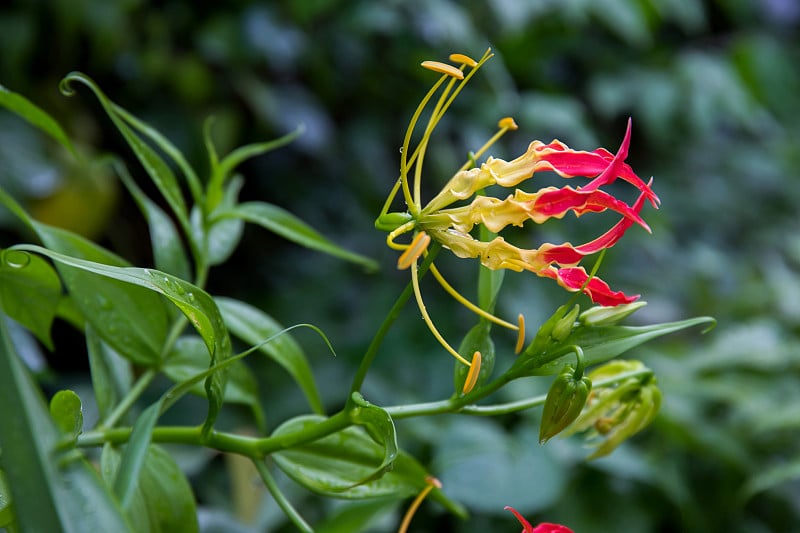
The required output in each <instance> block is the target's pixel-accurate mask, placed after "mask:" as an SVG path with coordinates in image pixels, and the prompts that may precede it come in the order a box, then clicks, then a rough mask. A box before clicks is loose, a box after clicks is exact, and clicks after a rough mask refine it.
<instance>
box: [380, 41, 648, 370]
mask: <svg viewBox="0 0 800 533" xmlns="http://www.w3.org/2000/svg"><path fill="white" fill-rule="evenodd" d="M491 55H492V54H491V52H490V51H487V52H486V54H484V56H483V57H482V58H481V59H480V60H479V61H474V60H472V59H470V58H468V57H466V56H464V55H460V54H455V55H454V56H451V60H453V61H455V62H458V63H460V66H459V67H455V66H453V65H449V64H445V63H439V62H430V61H428V62H424V63H423V67H425V68H428V69H430V70H434V71H436V72H441V73H442V77H441V78H440V79H439V81H438V82H437V83H436V84H435V85H434V86H433V88H432V89H431V90H430V91H429V92H428V94H427V95H426V96H425V97H424V98H423V100H422V102H421V103H420V105H419V107H418V108H417V110H416V112H415V113H414V115H413V117H412V119H411V122H410V124H409V127H408V130H407V132H406V136H405V140H404V143H403V149H402V152H401V162H400V177H399V178H398V181H397V183H396V184H395V187H394V189H393V190H392V192H391V194H390V196H389V198H388V199H387V201H386V204H385V205H384V209H383V212H382V214H381V216H380V217H379V218H378V220H377V221H376V227H378V228H380V229H384V230H386V231H388V232H389V235H388V237H387V244H388V245H389V246H390V247H392V248H394V249H397V250H399V251H402V252H403V253H402V254H401V255H400V258H399V259H398V267H399V268H410V269H411V273H412V282H413V284H414V293H415V296H416V299H417V303H418V305H419V308H420V311H421V313H422V316H423V318H424V320H425V322H426V324H427V325H428V327H429V328H430V330H431V331H432V333H433V334H434V336H435V337H436V338H437V339H438V340H439V341H440V342H441V343H442V345H443V346H444V347H445V348H446V349H447V350H448V351H449V352H450V353H451V354H452V355H453V356H454V357H456V358H457V359H458V360H460V361H461V362H462V363H464V364H466V365H472V364H473V363H472V362H470V361H467V360H466V359H465V358H464V357H463V356H462V355H460V354H458V352H456V351H455V350H454V349H453V348H452V347H450V345H449V344H448V343H447V342H446V341H444V339H443V338H442V336H441V334H440V333H439V332H438V330H437V329H436V327H435V326H434V325H433V322H432V321H431V320H430V317H429V316H428V313H427V311H426V310H425V305H424V303H423V301H422V296H421V292H420V290H419V280H418V266H417V260H418V259H419V258H420V257H421V256H423V255H424V254H425V252H426V250H427V247H428V245H429V243H430V242H431V241H435V242H438V243H439V244H441V245H442V246H443V247H444V248H446V249H449V250H450V251H451V252H452V253H453V254H455V255H456V256H458V257H463V258H475V259H478V260H479V261H480V262H481V264H482V265H483V266H485V267H487V268H490V269H494V270H497V269H508V270H514V271H517V272H522V271H530V272H533V273H534V274H536V275H537V276H541V277H547V278H551V279H554V280H555V281H556V282H557V283H558V284H559V285H561V286H562V287H564V288H565V289H566V290H568V291H572V292H575V291H582V292H584V293H585V294H586V295H587V296H589V298H591V300H592V301H593V302H595V303H598V304H600V305H604V306H615V305H619V304H626V303H630V302H633V301H634V300H636V299H637V298H638V295H634V296H629V295H626V294H624V293H623V292H620V291H614V290H612V289H611V288H610V287H609V285H608V284H607V283H605V282H604V281H603V280H601V279H599V278H596V277H591V278H590V276H589V274H588V273H587V272H586V270H585V269H584V268H583V267H582V266H580V262H581V261H582V260H583V258H584V257H586V256H589V255H592V254H595V253H597V252H600V251H602V250H604V249H607V248H610V247H612V246H614V245H615V244H616V243H617V242H618V241H619V240H620V238H621V237H622V236H623V235H624V233H625V232H626V231H627V230H628V228H630V227H631V226H633V225H634V224H636V225H639V226H641V227H643V228H644V229H645V230H647V231H650V228H649V227H648V225H647V223H646V222H645V221H644V220H643V218H642V217H641V210H642V208H643V206H644V204H645V202H649V203H650V204H652V205H653V206H654V207H657V206H658V203H659V199H658V197H657V196H656V194H655V193H654V192H653V190H652V189H651V188H650V185H651V183H645V182H644V181H643V180H642V179H640V178H639V177H638V176H637V175H636V173H635V172H634V171H633V170H632V169H631V167H630V166H629V165H628V164H627V163H625V159H626V158H627V155H628V147H629V144H630V138H631V123H630V121H628V127H627V130H626V132H625V136H624V137H623V140H622V143H621V145H620V147H619V150H617V152H616V154H612V153H611V152H609V151H607V150H605V149H604V148H598V149H596V150H593V151H590V152H588V151H581V150H573V149H571V148H569V147H568V146H567V145H565V144H564V143H562V142H560V141H556V140H554V141H552V142H550V143H548V144H545V143H543V142H541V141H533V142H532V143H530V145H529V146H528V149H527V150H526V151H525V153H524V154H522V155H520V156H519V157H517V158H516V159H514V160H511V161H505V160H503V159H499V158H494V157H491V156H490V157H488V158H487V159H486V160H485V161H484V162H482V163H480V164H477V160H478V158H480V157H481V156H482V155H483V154H484V152H486V150H487V149H488V148H489V147H490V146H491V145H492V144H493V143H494V142H495V141H497V139H499V138H500V137H501V136H502V135H503V134H505V133H506V132H507V131H509V130H514V129H517V125H516V123H515V122H514V121H513V119H511V118H504V119H502V120H500V122H499V123H498V128H499V130H498V132H497V133H496V134H495V135H494V136H493V137H492V138H491V139H489V141H487V143H486V144H484V146H483V147H481V148H480V149H479V150H478V151H477V152H476V153H475V154H474V155H473V156H472V157H470V160H469V161H467V162H466V163H465V164H464V165H463V166H462V168H461V169H459V170H458V171H457V172H456V173H455V174H454V175H453V177H452V178H450V180H449V181H448V182H447V183H446V184H445V186H444V187H443V188H442V190H441V191H440V192H439V193H438V194H437V195H436V196H434V197H433V198H432V199H431V200H430V201H429V202H427V203H423V202H422V200H421V194H420V190H421V180H422V165H423V160H424V158H425V153H426V150H427V147H428V143H429V140H430V137H431V134H432V133H433V130H434V129H435V127H436V125H437V124H438V122H439V121H440V120H441V118H442V116H443V115H444V113H445V112H446V111H447V109H448V107H449V106H450V104H451V103H452V101H453V100H454V99H455V97H456V96H457V95H458V93H459V92H460V91H461V89H462V88H463V87H464V85H465V84H466V83H467V82H468V81H469V79H470V78H471V77H472V76H473V75H474V74H475V72H476V71H477V70H478V69H479V68H480V67H481V66H482V65H483V64H484V63H485V62H486V61H487V60H488V59H489V58H490V57H491ZM442 85H444V86H445V87H444V89H443V91H442V94H441V95H440V96H439V99H438V101H437V102H436V103H435V104H434V107H433V110H432V111H431V115H430V117H429V119H428V122H427V125H426V126H425V129H424V131H423V133H422V138H421V139H420V140H419V142H418V144H417V145H416V147H415V148H414V149H413V150H412V149H411V137H412V134H413V133H414V130H415V129H416V127H417V122H418V121H419V118H420V116H421V114H422V112H423V110H424V109H425V107H426V106H427V105H428V103H429V101H430V100H431V99H432V97H433V96H434V94H435V93H436V92H437V91H438V90H439V88H440V87H441V86H442ZM541 171H552V172H555V173H556V174H558V175H559V176H561V177H563V178H565V179H573V178H588V179H589V181H588V182H586V183H583V184H582V185H576V186H572V185H567V186H564V187H561V188H557V187H544V188H541V189H539V190H538V191H536V192H526V191H524V190H521V189H518V188H517V187H518V186H520V185H522V184H524V183H526V182H528V181H529V180H530V179H531V178H532V177H533V176H534V175H535V174H536V172H541ZM617 180H622V181H623V182H626V183H627V184H629V185H630V186H632V187H633V188H635V189H636V190H637V192H638V198H637V200H636V201H635V202H634V203H633V204H632V205H629V204H627V203H626V202H625V201H623V200H621V199H619V198H617V197H615V196H614V195H612V194H611V193H609V192H607V191H606V190H604V188H605V187H607V186H608V185H611V184H612V183H615V182H616V181H617ZM492 185H495V186H500V187H504V188H508V189H511V188H514V190H513V191H510V192H509V194H508V196H507V197H505V198H503V199H501V198H495V197H490V196H484V195H483V194H482V192H483V190H484V189H485V188H487V187H489V186H492ZM398 192H401V194H402V195H403V198H404V200H405V203H406V207H407V211H406V212H405V213H389V212H388V210H389V207H390V206H391V203H392V201H393V199H394V197H395V196H396V194H397V193H398ZM470 199H471V200H470ZM464 202H468V203H464ZM604 211H612V212H615V213H617V214H619V215H620V216H621V218H620V220H619V221H618V222H617V223H616V224H615V225H614V226H612V227H611V228H610V229H609V230H607V231H606V232H605V233H603V234H601V235H599V236H598V237H597V238H595V239H593V240H591V241H589V242H586V243H583V244H578V245H573V244H571V243H569V242H564V243H560V244H551V243H543V244H541V245H540V246H538V247H537V248H532V249H524V248H520V247H517V246H515V245H513V244H511V243H509V242H508V241H506V240H505V239H504V238H503V237H502V236H499V235H498V236H496V237H494V238H493V239H492V240H489V241H482V240H479V239H477V238H475V237H474V236H473V235H472V234H471V232H472V231H473V229H474V228H475V227H476V226H477V225H483V226H484V227H486V228H487V229H488V230H489V231H491V232H492V233H498V232H500V231H502V230H503V229H504V228H506V227H507V226H523V225H524V224H525V223H526V222H528V221H533V223H536V224H541V223H543V222H545V221H547V220H549V219H553V218H555V219H560V218H563V217H564V216H565V215H566V214H567V213H570V212H572V213H573V214H574V215H575V216H576V217H581V216H583V215H586V214H590V213H600V212H604ZM411 232H413V233H414V237H413V238H412V240H411V242H410V243H408V244H401V243H398V242H396V239H397V238H398V237H400V236H401V235H403V234H405V233H411ZM430 270H431V273H432V274H433V276H434V277H435V278H436V279H437V280H438V281H439V282H440V283H441V284H442V286H443V287H444V288H445V290H447V292H449V293H450V294H452V295H453V296H454V297H456V298H457V299H458V300H459V301H460V302H461V303H464V304H465V305H466V306H467V307H469V308H470V309H472V310H473V311H475V312H476V313H479V314H481V315H482V316H485V317H486V318H489V319H490V320H492V321H493V322H496V323H498V324H500V325H502V326H504V327H507V328H510V329H515V330H518V331H519V334H520V340H521V339H522V336H524V332H523V331H522V328H521V327H520V326H521V324H522V320H520V325H514V324H511V323H509V322H506V321H503V320H500V319H499V318H496V317H493V316H491V315H488V313H486V312H485V311H482V310H480V309H479V308H478V307H477V306H475V305H474V304H472V303H470V302H468V301H466V299H464V298H463V297H462V296H461V295H460V294H458V293H457V292H456V291H455V290H454V289H453V288H452V287H451V286H450V285H449V284H448V283H447V282H446V281H445V280H444V278H443V277H442V275H441V273H440V272H439V271H438V270H437V269H436V268H435V266H434V265H433V264H431V265H430ZM487 315H488V316H487ZM519 344H521V343H518V345H519ZM473 360H475V358H474V359H473ZM477 360H478V361H479V360H480V355H479V354H478V355H477ZM472 370H475V371H477V369H475V368H473V369H472ZM468 381H469V380H468Z"/></svg>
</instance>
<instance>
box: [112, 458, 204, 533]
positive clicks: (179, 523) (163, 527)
mask: <svg viewBox="0 0 800 533" xmlns="http://www.w3.org/2000/svg"><path fill="white" fill-rule="evenodd" d="M120 462H121V460H120V457H119V453H118V452H117V451H116V449H114V448H113V447H112V446H110V445H106V446H105V447H104V448H103V453H102V455H101V462H100V465H101V471H102V473H103V477H104V478H105V479H106V480H107V482H111V480H113V479H114V477H115V476H116V473H117V470H118V469H119V467H120ZM126 515H127V516H128V519H129V520H130V521H131V524H132V525H133V526H134V529H135V530H136V531H147V532H149V533H171V532H173V531H181V532H184V531H185V532H187V533H191V532H195V531H198V529H199V524H198V521H197V508H196V505H195V498H194V494H193V493H192V488H191V486H190V485H189V482H188V480H187V479H186V476H185V475H184V474H183V472H181V470H180V468H179V467H178V465H177V463H176V462H175V460H174V459H173V458H172V456H171V455H170V454H169V453H168V452H167V451H166V450H164V449H163V448H161V447H160V446H156V445H150V446H149V447H148V448H147V454H146V456H145V459H144V464H143V467H142V471H141V475H140V477H139V483H138V485H137V487H136V490H135V493H134V494H133V496H132V498H131V505H130V508H129V509H128V511H127V512H126Z"/></svg>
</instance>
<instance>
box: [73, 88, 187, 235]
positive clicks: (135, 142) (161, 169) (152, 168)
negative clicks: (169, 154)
mask: <svg viewBox="0 0 800 533" xmlns="http://www.w3.org/2000/svg"><path fill="white" fill-rule="evenodd" d="M76 81H77V82H80V83H82V84H84V85H86V86H87V87H88V88H89V89H91V90H92V92H93V93H94V94H95V96H96V97H97V99H98V101H99V102H100V105H102V106H103V109H105V111H106V113H107V114H108V116H109V118H110V119H111V121H112V122H113V123H114V125H115V126H116V127H117V129H118V130H119V131H120V133H122V136H123V137H124V138H125V141H127V143H128V145H129V146H130V147H131V149H132V150H133V153H134V154H136V157H137V158H138V159H139V162H140V163H141V164H142V166H143V167H144V169H145V171H146V172H147V174H148V175H149V176H150V179H151V180H152V181H153V183H154V184H155V185H156V187H158V190H159V191H160V192H161V194H162V195H163V196H164V199H166V201H167V203H168V204H169V206H170V208H172V211H173V213H174V214H175V216H176V217H178V220H179V221H180V222H181V224H182V225H183V227H185V228H188V227H189V218H188V214H187V209H186V203H185V201H184V199H183V195H182V194H181V189H180V187H179V186H178V180H177V179H176V178H175V174H174V173H173V172H172V169H170V167H169V166H168V165H167V164H166V163H165V162H164V160H163V159H162V158H161V156H159V155H158V154H157V153H156V151H155V150H153V149H152V148H151V147H150V146H149V145H148V144H147V143H145V142H144V141H142V139H141V138H140V137H139V136H138V135H136V133H135V132H134V131H133V130H132V129H131V128H130V127H129V126H128V125H127V123H126V122H125V120H124V119H123V117H122V116H121V115H120V113H119V111H118V109H120V108H119V107H118V106H117V105H116V104H114V103H113V102H112V101H111V100H109V99H108V97H106V95H105V94H104V93H103V91H101V90H100V87H98V85H97V84H96V83H95V82H94V81H92V79H91V78H89V77H88V76H87V75H85V74H83V73H81V72H70V73H69V74H67V75H66V76H65V77H64V79H63V80H62V81H61V92H63V93H64V94H66V95H67V96H71V95H72V94H73V93H74V91H73V90H72V88H71V87H70V84H71V83H73V82H76Z"/></svg>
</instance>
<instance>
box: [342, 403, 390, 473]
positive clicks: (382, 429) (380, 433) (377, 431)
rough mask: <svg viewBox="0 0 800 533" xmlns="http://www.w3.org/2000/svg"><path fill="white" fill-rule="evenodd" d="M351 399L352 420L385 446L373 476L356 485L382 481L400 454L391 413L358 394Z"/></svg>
mask: <svg viewBox="0 0 800 533" xmlns="http://www.w3.org/2000/svg"><path fill="white" fill-rule="evenodd" d="M350 399H351V401H352V403H353V404H354V407H353V409H351V410H350V411H349V413H350V420H352V421H353V422H355V423H356V424H358V425H359V426H362V427H363V428H364V429H365V430H367V433H368V434H369V436H370V437H372V440H374V441H375V442H377V443H378V444H380V445H381V446H383V461H382V462H381V464H380V466H378V468H377V469H376V470H375V472H374V473H373V474H372V475H370V476H369V477H368V478H365V479H363V480H361V481H358V482H357V483H356V484H358V485H361V484H363V483H367V482H368V481H372V480H373V479H380V478H381V477H382V476H383V475H384V474H385V473H386V472H388V471H389V470H391V469H392V463H394V460H395V459H396V458H397V454H398V449H397V432H396V431H395V428H394V422H393V421H392V417H391V416H389V413H387V412H386V411H384V410H383V409H381V408H380V407H378V406H377V405H373V404H371V403H369V402H368V401H366V400H365V399H364V397H363V396H361V394H360V393H358V392H354V393H352V395H351V396H350Z"/></svg>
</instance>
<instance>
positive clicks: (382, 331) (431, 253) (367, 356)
mask: <svg viewBox="0 0 800 533" xmlns="http://www.w3.org/2000/svg"><path fill="white" fill-rule="evenodd" d="M440 249H441V245H440V244H438V243H434V244H433V245H431V248H430V250H428V255H427V256H426V257H425V260H424V261H423V262H422V264H421V265H420V267H419V274H418V276H419V277H422V276H424V275H425V273H426V272H427V271H428V267H429V266H430V264H431V263H432V262H433V260H434V258H435V257H436V255H437V254H438V253H439V250H440ZM413 292H414V287H413V285H412V284H411V283H409V284H408V285H406V288H405V289H404V290H403V292H401V293H400V296H398V297H397V300H396V301H395V302H394V305H393V306H392V308H391V309H389V313H388V314H387V315H386V318H384V319H383V323H382V324H381V327H380V328H378V331H377V332H376V333H375V336H374V337H373V338H372V342H370V344H369V346H368V347H367V351H366V352H365V353H364V357H362V358H361V364H360V365H359V366H358V371H357V372H356V375H355V377H354V378H353V384H352V385H351V386H350V394H352V393H354V392H358V391H359V390H360V389H361V385H363V384H364V379H366V377H367V373H368V372H369V369H370V367H371V366H372V362H373V361H374V360H375V357H376V356H377V355H378V350H379V349H380V347H381V344H383V339H384V338H385V337H386V334H387V333H389V330H390V329H392V325H393V324H394V321H395V320H397V317H398V316H399V315H400V311H401V310H402V309H403V306H404V305H405V304H406V302H407V301H408V299H409V298H411V295H412V294H413Z"/></svg>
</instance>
